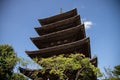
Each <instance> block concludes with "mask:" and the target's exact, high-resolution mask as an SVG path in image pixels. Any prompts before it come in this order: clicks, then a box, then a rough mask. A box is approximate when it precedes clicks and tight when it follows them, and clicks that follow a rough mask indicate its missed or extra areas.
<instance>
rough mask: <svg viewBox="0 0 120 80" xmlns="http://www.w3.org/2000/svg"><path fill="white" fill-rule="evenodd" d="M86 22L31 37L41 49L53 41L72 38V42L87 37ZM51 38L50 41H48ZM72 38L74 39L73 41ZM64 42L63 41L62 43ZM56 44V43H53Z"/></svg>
mask: <svg viewBox="0 0 120 80" xmlns="http://www.w3.org/2000/svg"><path fill="white" fill-rule="evenodd" d="M85 37H86V35H85V29H84V24H82V25H78V26H76V27H72V28H68V29H65V30H61V31H58V32H54V33H50V34H46V35H43V36H40V37H34V38H30V39H31V40H32V42H33V43H34V44H35V45H36V47H38V48H39V49H41V48H45V47H46V45H47V46H49V45H50V43H51V42H56V41H63V40H70V42H72V41H75V40H79V39H83V38H85ZM48 40H49V41H48ZM71 40H72V41H71ZM61 44H62V43H61ZM53 46H54V45H53Z"/></svg>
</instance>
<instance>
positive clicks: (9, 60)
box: [0, 45, 17, 75]
mask: <svg viewBox="0 0 120 80" xmlns="http://www.w3.org/2000/svg"><path fill="white" fill-rule="evenodd" d="M16 61H17V58H16V56H15V52H14V50H13V48H12V47H11V46H9V45H0V72H1V73H0V75H4V74H5V73H10V72H12V70H13V68H14V65H15V64H16Z"/></svg>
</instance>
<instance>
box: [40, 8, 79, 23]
mask: <svg viewBox="0 0 120 80" xmlns="http://www.w3.org/2000/svg"><path fill="white" fill-rule="evenodd" d="M75 15H77V9H76V8H75V9H73V10H70V11H67V12H65V13H62V14H58V15H55V16H52V17H48V18H44V19H38V21H39V22H40V24H41V25H47V24H50V23H54V22H57V21H60V20H64V19H67V18H70V17H73V16H75Z"/></svg>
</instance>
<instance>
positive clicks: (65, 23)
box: [35, 15, 81, 35]
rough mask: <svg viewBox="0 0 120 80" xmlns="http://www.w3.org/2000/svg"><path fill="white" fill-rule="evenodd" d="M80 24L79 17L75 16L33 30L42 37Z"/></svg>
mask: <svg viewBox="0 0 120 80" xmlns="http://www.w3.org/2000/svg"><path fill="white" fill-rule="evenodd" d="M80 24H81V21H80V15H75V16H73V17H70V18H67V19H64V20H61V21H57V22H54V23H50V24H48V25H44V26H42V27H37V28H35V30H36V31H37V33H38V34H39V35H44V34H49V33H52V32H56V31H60V30H63V29H67V28H71V27H74V26H77V25H80Z"/></svg>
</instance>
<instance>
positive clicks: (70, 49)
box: [20, 8, 97, 80]
mask: <svg viewBox="0 0 120 80" xmlns="http://www.w3.org/2000/svg"><path fill="white" fill-rule="evenodd" d="M38 21H39V23H40V24H41V27H37V28H35V30H36V32H37V33H38V34H39V37H31V38H30V39H31V41H32V42H33V43H34V44H35V46H36V47H37V48H38V50H34V51H25V52H26V53H27V55H28V56H30V57H31V58H47V57H51V56H54V55H60V54H61V53H64V54H70V53H83V54H84V55H85V56H86V57H89V58H91V51H90V38H89V37H86V34H85V27H84V24H82V23H81V20H80V15H78V14H77V9H76V8H75V9H73V10H70V11H68V12H65V13H61V14H58V15H55V16H52V17H48V18H44V19H39V20H38ZM90 61H91V62H92V64H94V65H95V66H97V57H95V58H93V59H91V60H90ZM34 71H36V70H32V69H24V68H20V72H21V73H23V74H24V75H26V76H28V77H30V78H31V79H34V77H32V76H31V74H32V73H33V72H34ZM46 75H49V76H54V77H53V78H51V79H50V80H57V78H58V77H57V76H55V75H51V74H49V70H47V71H46V72H45V74H42V73H41V71H40V70H39V74H38V75H37V76H38V77H42V78H43V80H47V77H46ZM92 80H96V77H95V76H94V77H93V78H92Z"/></svg>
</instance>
